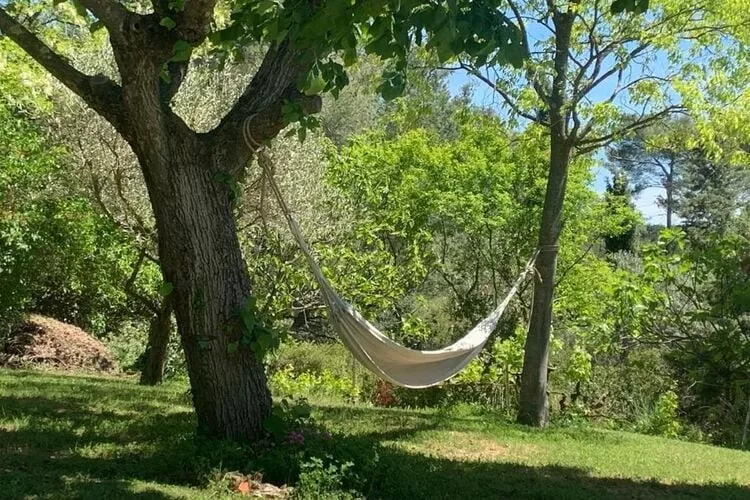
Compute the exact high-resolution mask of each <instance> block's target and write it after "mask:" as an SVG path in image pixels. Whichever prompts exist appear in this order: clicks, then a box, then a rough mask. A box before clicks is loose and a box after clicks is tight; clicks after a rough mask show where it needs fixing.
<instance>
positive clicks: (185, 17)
mask: <svg viewBox="0 0 750 500" xmlns="http://www.w3.org/2000/svg"><path fill="white" fill-rule="evenodd" d="M215 6H216V0H185V8H184V9H183V11H182V13H181V14H180V15H179V16H178V17H177V28H176V31H177V33H178V35H179V36H180V38H181V39H182V40H185V41H187V42H189V43H190V44H191V45H193V46H195V45H198V44H199V43H201V42H202V41H203V39H204V38H205V37H206V35H207V34H208V30H209V28H210V23H211V19H212V18H213V14H214V7H215Z"/></svg>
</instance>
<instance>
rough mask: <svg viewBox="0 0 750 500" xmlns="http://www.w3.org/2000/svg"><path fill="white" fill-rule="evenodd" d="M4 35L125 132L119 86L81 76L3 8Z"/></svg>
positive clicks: (1, 28)
mask: <svg viewBox="0 0 750 500" xmlns="http://www.w3.org/2000/svg"><path fill="white" fill-rule="evenodd" d="M0 31H2V33H3V34H5V35H7V36H8V38H10V39H11V40H13V41H14V42H15V43H16V44H18V46H19V47H21V48H22V49H23V50H24V51H25V52H26V53H28V54H29V55H30V56H31V57H33V58H34V60H36V62H38V63H39V64H41V65H42V66H43V67H44V68H45V69H46V70H47V71H49V72H50V73H51V74H52V76H54V77H55V78H57V79H58V80H60V82H62V83H63V84H64V85H65V86H66V87H68V88H69V89H70V90H72V91H73V92H74V93H75V94H76V95H78V96H79V97H80V98H81V99H83V100H84V101H86V103H87V104H88V105H89V106H91V107H92V108H93V109H94V110H95V111H96V112H97V113H99V114H100V115H101V116H103V117H105V118H106V119H107V120H108V121H109V122H110V123H111V124H112V125H114V127H115V128H116V129H117V130H118V131H120V132H121V131H122V117H121V114H120V113H121V109H122V105H121V102H122V89H121V88H120V87H119V86H118V85H117V84H116V83H114V82H113V81H112V80H110V79H109V78H107V77H105V76H103V75H96V76H93V77H92V76H88V75H86V74H84V73H81V72H80V71H78V70H77V69H75V68H74V67H73V66H72V65H71V64H70V63H69V62H68V61H67V60H66V59H65V58H63V57H62V56H60V55H59V54H56V53H55V52H54V51H52V50H51V49H50V48H49V47H47V45H45V44H44V43H43V42H42V41H41V40H39V39H38V38H37V37H36V35H34V34H33V33H31V32H30V31H29V30H27V29H26V28H25V27H24V26H23V25H21V23H19V22H18V21H16V20H15V19H14V18H13V17H12V16H10V15H9V14H8V13H7V12H6V11H5V10H4V9H2V8H0Z"/></svg>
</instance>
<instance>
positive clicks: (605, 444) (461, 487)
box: [0, 370, 750, 499]
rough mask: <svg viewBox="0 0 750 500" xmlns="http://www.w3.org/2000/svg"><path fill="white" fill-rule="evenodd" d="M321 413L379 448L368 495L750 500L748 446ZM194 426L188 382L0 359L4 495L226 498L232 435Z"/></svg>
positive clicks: (359, 409) (406, 414)
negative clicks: (0, 362)
mask: <svg viewBox="0 0 750 500" xmlns="http://www.w3.org/2000/svg"><path fill="white" fill-rule="evenodd" d="M315 414H316V416H317V417H318V419H319V421H321V422H323V423H324V424H325V425H326V427H328V428H329V429H331V430H332V431H335V432H337V433H340V435H337V436H336V438H335V439H340V440H346V441H349V442H350V443H348V444H351V445H352V446H359V445H362V446H371V447H375V449H376V450H377V454H378V461H377V467H376V470H374V472H373V478H371V479H372V481H371V488H370V491H369V493H368V497H369V498H394V499H402V498H404V499H418V498H430V499H432V498H446V499H448V498H555V499H558V498H586V499H593V498H644V499H645V498H717V499H724V498H748V499H750V453H747V452H740V451H736V450H728V449H722V448H717V447H712V446H706V445H699V444H693V443H685V442H680V441H674V440H669V439H661V438H656V437H649V436H642V435H637V434H630V433H625V432H614V431H605V430H598V429H588V428H587V429H578V428H576V429H573V428H552V429H548V430H543V431H539V430H531V429H526V428H522V427H519V426H516V425H512V424H508V423H507V422H503V421H501V420H498V419H495V418H493V416H492V415H489V414H478V413H472V412H469V411H457V410H454V411H407V410H392V409H379V408H370V407H365V406H343V405H339V406H337V405H318V406H316V407H315ZM194 425H195V424H194V420H193V415H192V411H191V407H190V402H189V399H188V397H187V395H186V387H185V386H182V385H176V384H175V385H166V386H163V387H158V388H148V387H140V386H138V385H136V384H135V383H134V382H133V381H130V380H124V379H115V378H100V377H86V376H70V375H53V374H43V373H35V372H19V371H7V370H0V498H131V497H136V498H216V497H217V496H221V494H220V492H219V491H218V490H217V489H216V488H211V487H209V488H206V485H205V484H204V483H202V482H201V480H200V479H199V476H200V475H199V473H198V472H197V471H199V470H205V469H206V468H207V467H208V468H209V469H210V468H216V469H219V468H221V467H226V465H227V464H226V463H225V462H224V458H223V456H222V453H223V451H222V450H223V449H225V448H226V446H222V445H216V446H213V445H212V444H211V443H206V442H204V441H200V440H197V439H195V438H194V436H193V431H194ZM207 447H208V448H210V449H211V451H212V452H211V453H208V454H207V452H206V449H207ZM207 461H209V462H210V463H206V462H207ZM243 472H251V471H243Z"/></svg>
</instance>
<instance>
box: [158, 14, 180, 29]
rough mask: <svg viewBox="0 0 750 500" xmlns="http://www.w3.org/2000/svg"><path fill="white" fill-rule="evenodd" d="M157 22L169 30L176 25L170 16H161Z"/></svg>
mask: <svg viewBox="0 0 750 500" xmlns="http://www.w3.org/2000/svg"><path fill="white" fill-rule="evenodd" d="M159 24H160V25H161V26H164V27H165V28H167V29H168V30H170V31H171V30H173V29H174V27H175V26H177V23H176V22H175V21H174V19H172V18H171V17H162V18H161V21H159Z"/></svg>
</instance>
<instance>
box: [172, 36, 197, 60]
mask: <svg viewBox="0 0 750 500" xmlns="http://www.w3.org/2000/svg"><path fill="white" fill-rule="evenodd" d="M172 50H173V54H172V58H171V59H170V61H174V62H181V61H189V60H190V55H191V54H192V53H193V47H192V46H191V45H190V44H189V43H187V42H186V41H185V40H177V42H175V44H174V47H173V49H172Z"/></svg>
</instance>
